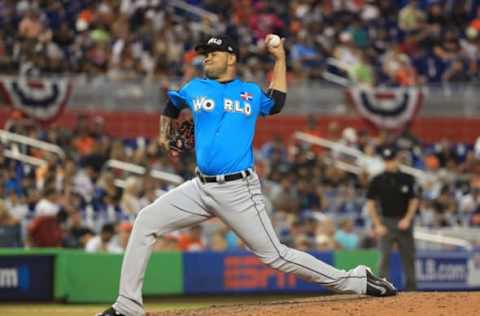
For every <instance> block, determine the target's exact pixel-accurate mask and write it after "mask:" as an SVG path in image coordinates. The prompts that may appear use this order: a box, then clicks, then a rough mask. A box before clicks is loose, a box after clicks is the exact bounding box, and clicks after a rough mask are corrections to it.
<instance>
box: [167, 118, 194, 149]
mask: <svg viewBox="0 0 480 316" xmlns="http://www.w3.org/2000/svg"><path fill="white" fill-rule="evenodd" d="M171 131H172V133H171V135H170V142H169V145H170V150H172V151H174V152H177V153H182V152H189V151H192V150H193V148H194V147H195V135H194V130H193V120H191V119H190V120H185V121H181V122H175V124H174V126H172V130H171Z"/></svg>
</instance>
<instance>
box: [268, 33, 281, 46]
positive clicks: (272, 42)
mask: <svg viewBox="0 0 480 316" xmlns="http://www.w3.org/2000/svg"><path fill="white" fill-rule="evenodd" d="M281 42H282V40H281V39H280V36H278V35H277V34H270V35H269V36H268V46H269V47H272V48H273V47H278V46H279V45H280V43H281Z"/></svg>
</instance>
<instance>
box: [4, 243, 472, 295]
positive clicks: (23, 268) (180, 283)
mask: <svg viewBox="0 0 480 316" xmlns="http://www.w3.org/2000/svg"><path fill="white" fill-rule="evenodd" d="M312 254H313V255H314V256H316V257H317V258H319V259H321V260H323V261H325V262H327V263H329V264H332V265H334V266H336V267H338V268H341V269H350V268H352V267H355V266H356V265H358V264H366V265H368V266H370V267H371V268H373V270H374V271H376V263H377V262H378V259H379V253H378V251H376V250H358V251H337V252H316V253H312ZM121 260H122V256H121V255H112V254H90V253H85V252H83V251H77V250H63V249H46V250H22V249H13V250H11V249H0V301H4V302H13V301H52V300H56V301H64V302H69V303H110V302H112V301H113V300H114V299H115V297H116V293H117V289H118V281H119V280H118V277H119V274H120V267H121ZM416 268H417V284H418V288H419V289H420V290H478V289H480V252H476V253H475V252H473V253H468V252H463V251H458V252H419V253H417V261H416ZM391 271H392V273H391V276H390V278H391V279H392V280H393V282H394V283H395V285H396V286H397V287H399V288H400V289H402V288H403V280H404V277H403V275H402V272H401V263H400V258H399V256H398V254H396V253H394V254H392V260H391ZM324 292H326V290H325V289H324V288H322V287H319V286H316V285H313V284H310V283H307V282H304V281H303V280H301V279H298V278H297V277H295V276H294V275H291V274H288V275H287V274H284V273H280V272H277V271H274V270H272V269H271V268H269V267H267V266H265V265H264V264H262V263H261V262H260V261H259V260H258V259H257V258H256V257H254V256H252V255H251V254H250V253H247V252H199V253H180V252H168V253H163V252H162V253H154V254H153V255H152V258H151V260H150V262H149V265H148V268H147V273H146V276H145V286H144V295H145V296H161V295H199V294H214V295H223V294H240V293H250V294H251V293H324Z"/></svg>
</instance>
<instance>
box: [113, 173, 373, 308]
mask: <svg viewBox="0 0 480 316" xmlns="http://www.w3.org/2000/svg"><path fill="white" fill-rule="evenodd" d="M214 216H217V217H219V218H220V219H221V220H222V221H223V222H224V223H225V224H226V225H228V226H229V227H230V228H231V229H232V230H233V231H234V232H235V233H236V234H237V235H238V237H239V238H241V239H242V241H243V242H244V243H245V245H247V247H248V248H249V249H250V250H251V251H252V252H253V253H254V254H255V255H256V256H258V257H259V258H260V260H261V261H262V262H264V263H265V264H267V265H269V266H270V267H272V268H274V269H277V270H280V271H282V272H287V273H294V274H296V275H297V276H299V277H301V278H303V279H304V280H307V281H310V282H314V283H317V284H319V285H323V286H325V287H328V288H329V289H331V290H333V291H336V292H349V293H358V294H364V293H365V292H366V271H365V267H364V266H359V267H357V268H355V269H352V270H349V271H344V270H338V269H336V268H334V267H332V266H330V265H328V264H326V263H324V262H322V261H320V260H318V259H316V258H315V257H313V256H311V255H309V254H307V253H305V252H301V251H298V250H295V249H292V248H288V247H287V246H285V245H283V244H281V243H280V241H279V240H278V237H277V236H276V234H275V231H274V229H273V226H272V223H271V221H270V218H269V217H268V215H267V212H266V210H265V201H264V197H263V194H262V192H261V187H260V181H259V179H258V176H257V174H256V173H252V174H251V175H249V176H248V177H245V178H243V179H240V180H235V181H229V182H224V183H202V182H201V181H200V179H199V178H198V177H196V178H194V179H192V180H190V181H187V182H185V183H183V184H182V185H180V186H178V187H177V188H175V189H173V190H171V191H169V192H168V193H166V194H164V195H162V196H161V197H160V198H158V199H157V200H156V201H155V202H153V203H152V204H150V205H148V206H147V207H145V208H144V209H142V210H141V211H140V213H139V214H138V217H137V219H136V221H135V224H134V227H133V231H132V234H131V236H130V240H129V242H128V246H127V249H126V252H125V256H124V258H123V264H122V272H121V277H120V290H119V296H118V298H117V301H116V302H115V304H114V305H113V307H114V308H115V309H116V310H117V311H119V312H121V313H122V314H125V315H127V316H143V315H144V308H143V301H142V287H143V278H144V274H145V269H146V267H147V263H148V260H149V257H150V254H151V248H152V245H153V244H154V243H155V240H156V238H157V237H158V236H161V235H162V234H165V233H168V232H172V231H174V230H178V229H181V228H185V227H189V226H192V225H196V224H199V223H201V222H203V221H205V220H207V219H209V218H211V217H214Z"/></svg>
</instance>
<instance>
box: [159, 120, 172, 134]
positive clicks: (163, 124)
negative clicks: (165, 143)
mask: <svg viewBox="0 0 480 316" xmlns="http://www.w3.org/2000/svg"><path fill="white" fill-rule="evenodd" d="M171 126H172V119H171V118H169V117H168V116H164V115H161V116H160V138H163V139H167V138H168V136H169V135H170V130H171Z"/></svg>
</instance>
